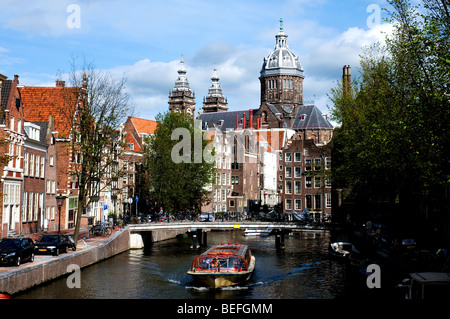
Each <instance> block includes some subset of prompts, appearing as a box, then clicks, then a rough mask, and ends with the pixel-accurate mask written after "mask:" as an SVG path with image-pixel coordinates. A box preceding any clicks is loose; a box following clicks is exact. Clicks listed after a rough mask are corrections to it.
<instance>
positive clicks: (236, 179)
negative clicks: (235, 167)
mask: <svg viewBox="0 0 450 319" xmlns="http://www.w3.org/2000/svg"><path fill="white" fill-rule="evenodd" d="M231 184H232V185H238V184H239V176H231Z"/></svg>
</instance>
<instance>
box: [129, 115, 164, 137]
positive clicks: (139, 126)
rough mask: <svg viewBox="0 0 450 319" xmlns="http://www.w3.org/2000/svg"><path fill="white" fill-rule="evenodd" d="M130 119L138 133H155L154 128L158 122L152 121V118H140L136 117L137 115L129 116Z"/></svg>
mask: <svg viewBox="0 0 450 319" xmlns="http://www.w3.org/2000/svg"><path fill="white" fill-rule="evenodd" d="M130 119H131V121H132V122H133V125H134V127H135V128H136V131H137V132H138V133H139V134H142V133H144V134H148V135H153V134H155V130H156V127H157V126H158V122H156V121H152V120H146V119H141V118H137V117H130Z"/></svg>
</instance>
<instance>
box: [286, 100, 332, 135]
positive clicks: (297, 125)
mask: <svg viewBox="0 0 450 319" xmlns="http://www.w3.org/2000/svg"><path fill="white" fill-rule="evenodd" d="M292 129H294V130H307V129H309V130H310V129H329V130H332V129H333V125H331V123H330V122H329V121H328V120H327V119H325V118H324V117H323V115H322V112H320V110H319V109H318V108H317V107H316V106H315V105H303V106H301V107H300V108H299V109H298V112H297V116H296V117H295V120H294V123H293V124H292Z"/></svg>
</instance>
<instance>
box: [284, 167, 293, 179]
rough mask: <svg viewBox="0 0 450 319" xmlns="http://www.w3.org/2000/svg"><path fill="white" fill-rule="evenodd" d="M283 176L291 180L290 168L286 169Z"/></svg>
mask: <svg viewBox="0 0 450 319" xmlns="http://www.w3.org/2000/svg"><path fill="white" fill-rule="evenodd" d="M285 176H286V178H292V167H288V166H287V167H286V172H285Z"/></svg>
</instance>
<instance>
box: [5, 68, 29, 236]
mask: <svg viewBox="0 0 450 319" xmlns="http://www.w3.org/2000/svg"><path fill="white" fill-rule="evenodd" d="M19 87H20V85H19V77H18V76H17V75H15V76H14V79H13V80H7V77H6V76H3V75H1V74H0V104H1V114H0V152H1V154H2V156H1V157H2V158H1V161H0V165H1V171H2V178H1V180H0V189H1V191H2V195H3V196H2V205H1V208H0V220H1V225H2V227H1V234H0V235H1V237H7V236H15V235H18V234H20V232H21V226H22V224H21V212H20V211H21V204H22V196H21V193H22V188H23V146H24V143H25V134H24V130H23V122H24V116H23V105H22V99H21V95H20V92H19ZM3 154H5V157H3Z"/></svg>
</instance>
